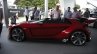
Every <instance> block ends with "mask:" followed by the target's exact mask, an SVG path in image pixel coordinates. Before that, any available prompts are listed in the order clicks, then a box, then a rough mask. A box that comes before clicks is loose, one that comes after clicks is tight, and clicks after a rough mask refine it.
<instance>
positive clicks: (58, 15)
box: [52, 5, 62, 19]
mask: <svg viewBox="0 0 97 54" xmlns="http://www.w3.org/2000/svg"><path fill="white" fill-rule="evenodd" d="M59 7H60V6H59V5H57V6H56V8H55V10H53V12H52V16H53V19H61V15H62V13H61V10H60V9H59Z"/></svg>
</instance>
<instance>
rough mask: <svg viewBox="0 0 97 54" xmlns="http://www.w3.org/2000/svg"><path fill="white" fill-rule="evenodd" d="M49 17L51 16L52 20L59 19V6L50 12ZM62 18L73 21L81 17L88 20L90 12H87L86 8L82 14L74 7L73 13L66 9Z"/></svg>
mask: <svg viewBox="0 0 97 54" xmlns="http://www.w3.org/2000/svg"><path fill="white" fill-rule="evenodd" d="M50 16H51V18H54V19H55V18H61V16H62V12H61V10H60V8H59V6H56V8H55V9H54V10H52V11H51V13H50ZM63 16H64V17H63V18H74V19H76V18H81V17H84V18H89V17H90V11H89V9H88V8H86V10H85V12H84V13H82V11H81V10H78V9H77V7H74V8H73V11H71V8H70V7H68V8H67V10H65V12H64V15H63Z"/></svg>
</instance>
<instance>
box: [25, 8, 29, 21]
mask: <svg viewBox="0 0 97 54" xmlns="http://www.w3.org/2000/svg"><path fill="white" fill-rule="evenodd" d="M24 15H25V17H26V21H28V18H29V10H28V7H26V9H25V12H24Z"/></svg>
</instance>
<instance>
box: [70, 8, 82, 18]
mask: <svg viewBox="0 0 97 54" xmlns="http://www.w3.org/2000/svg"><path fill="white" fill-rule="evenodd" d="M73 10H74V11H73V13H72V18H74V19H77V18H81V16H80V14H79V12H78V10H77V7H74V8H73Z"/></svg>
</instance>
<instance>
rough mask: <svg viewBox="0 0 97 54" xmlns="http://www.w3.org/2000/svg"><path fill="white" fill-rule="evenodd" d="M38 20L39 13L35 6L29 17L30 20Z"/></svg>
mask: <svg viewBox="0 0 97 54" xmlns="http://www.w3.org/2000/svg"><path fill="white" fill-rule="evenodd" d="M39 18H40V11H39V10H38V9H37V6H35V8H34V10H33V12H32V17H31V20H32V19H34V20H39Z"/></svg>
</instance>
